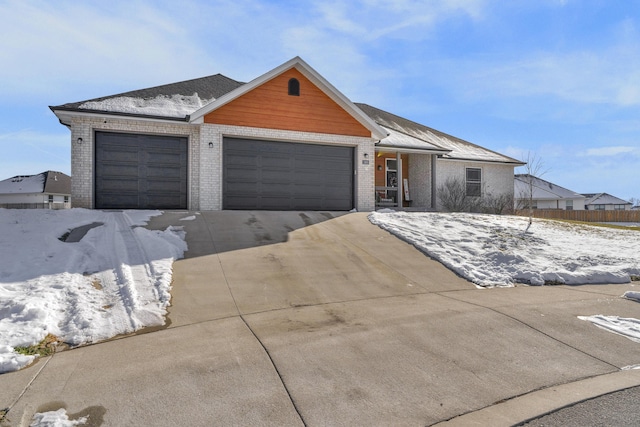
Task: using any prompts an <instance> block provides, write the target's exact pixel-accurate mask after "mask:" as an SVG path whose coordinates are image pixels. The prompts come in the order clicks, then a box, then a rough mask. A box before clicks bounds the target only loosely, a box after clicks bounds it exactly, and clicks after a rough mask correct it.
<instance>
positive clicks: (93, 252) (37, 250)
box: [0, 209, 187, 373]
mask: <svg viewBox="0 0 640 427" xmlns="http://www.w3.org/2000/svg"><path fill="white" fill-rule="evenodd" d="M159 214H161V212H159V211H124V212H102V211H97V210H86V209H70V210H59V211H55V210H8V209H0V373H2V372H9V371H13V370H17V369H20V368H22V367H24V366H26V365H28V364H29V363H31V362H32V361H33V360H34V358H35V357H36V356H33V355H24V354H19V353H17V352H16V351H15V348H16V347H29V346H33V345H35V344H38V343H40V342H41V341H42V340H43V339H44V338H45V337H46V336H47V335H48V334H51V335H53V336H55V337H56V338H57V339H59V340H60V341H61V342H64V343H66V344H68V345H71V346H77V345H81V344H87V343H91V342H96V341H100V340H105V339H108V338H111V337H113V336H116V335H119V334H125V333H131V332H134V331H136V330H139V329H141V328H143V327H146V326H157V325H162V324H164V315H165V314H166V308H167V306H168V305H169V303H170V299H171V294H170V292H169V291H170V288H171V273H172V272H171V266H172V263H173V261H174V260H175V259H177V258H181V257H182V256H183V253H184V251H185V250H186V249H187V247H186V243H185V241H184V232H183V231H182V230H181V228H179V227H169V228H168V229H167V230H165V231H150V230H147V229H145V228H143V227H139V226H141V225H144V224H146V221H148V219H149V218H150V217H152V216H155V215H159ZM93 223H101V224H102V225H99V226H97V227H95V228H92V229H91V230H89V231H88V233H87V234H86V235H85V236H84V238H82V239H81V240H80V241H79V242H77V243H69V242H64V241H61V240H60V239H59V238H60V237H61V236H63V235H64V234H65V233H68V232H69V231H70V230H72V229H74V228H77V227H80V226H83V225H88V224H93Z"/></svg>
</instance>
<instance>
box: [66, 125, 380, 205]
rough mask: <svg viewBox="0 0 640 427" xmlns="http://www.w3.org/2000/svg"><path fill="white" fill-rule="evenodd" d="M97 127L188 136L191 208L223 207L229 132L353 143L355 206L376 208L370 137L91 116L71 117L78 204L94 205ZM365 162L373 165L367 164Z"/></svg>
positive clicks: (73, 192)
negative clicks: (225, 147)
mask: <svg viewBox="0 0 640 427" xmlns="http://www.w3.org/2000/svg"><path fill="white" fill-rule="evenodd" d="M96 131H113V132H125V133H139V134H149V135H172V136H184V137H186V138H187V140H188V153H189V161H188V195H187V203H188V206H189V209H191V210H221V209H222V140H223V138H224V137H225V136H228V137H243V138H255V139H265V140H272V141H290V142H298V143H310V144H322V145H341V146H349V147H354V149H355V150H354V157H355V165H354V169H355V177H354V178H355V179H354V182H355V188H354V195H355V207H356V209H358V210H359V211H372V210H373V209H374V208H375V199H374V197H375V196H374V173H373V167H374V166H373V163H374V162H373V159H374V156H375V152H374V141H373V139H371V138H365V137H353V136H344V135H332V134H318V133H309V132H296V131H284V130H274V129H262V128H250V127H240V126H226V125H212V124H206V123H205V124H188V123H181V122H176V123H171V122H160V121H151V120H136V119H122V118H111V117H107V118H96V117H90V116H76V117H74V118H73V119H72V121H71V176H72V180H71V200H72V201H73V206H74V207H84V208H89V209H91V208H93V207H94V205H95V198H94V191H95V190H94V188H95V187H94V175H95V170H94V158H95V153H94V148H95V141H94V135H95V132H96ZM80 138H81V140H80ZM363 160H364V161H365V162H363ZM366 161H369V163H370V164H368V165H367V164H364V163H366Z"/></svg>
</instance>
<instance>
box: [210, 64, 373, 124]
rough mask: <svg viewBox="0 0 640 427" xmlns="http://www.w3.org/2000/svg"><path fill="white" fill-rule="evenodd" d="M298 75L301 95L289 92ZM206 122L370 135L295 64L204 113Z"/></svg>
mask: <svg viewBox="0 0 640 427" xmlns="http://www.w3.org/2000/svg"><path fill="white" fill-rule="evenodd" d="M290 79H297V80H298V82H299V83H300V95H299V96H295V95H289V91H288V88H289V81H290ZM204 122H205V123H213V124H224V125H234V126H247V127H258V128H267V129H278V130H291V131H301V132H315V133H328V134H334V135H349V136H362V137H371V136H372V133H371V130H369V129H367V128H366V127H365V126H363V125H362V124H361V123H360V122H359V121H358V120H356V119H355V118H354V117H353V116H352V115H351V114H350V113H349V112H347V111H346V110H344V109H343V108H342V107H341V106H340V105H338V104H337V103H336V102H335V101H334V100H333V99H331V98H330V97H329V96H328V95H327V94H326V93H325V92H323V91H322V90H321V89H320V88H318V87H317V86H316V85H315V84H314V83H313V82H311V81H310V80H309V79H308V78H307V77H305V76H304V75H303V74H302V73H301V72H300V71H298V70H297V69H296V68H295V67H294V68H291V69H289V70H286V71H284V72H282V73H281V74H279V75H277V76H275V77H274V78H273V79H271V80H268V81H266V82H264V83H263V84H261V85H260V86H257V87H255V88H254V89H252V90H250V91H249V92H247V93H245V94H243V95H241V96H239V97H238V98H236V99H234V100H233V101H231V102H229V103H228V104H225V105H223V106H221V107H219V108H217V109H215V110H213V111H211V112H210V113H208V114H206V115H205V116H204Z"/></svg>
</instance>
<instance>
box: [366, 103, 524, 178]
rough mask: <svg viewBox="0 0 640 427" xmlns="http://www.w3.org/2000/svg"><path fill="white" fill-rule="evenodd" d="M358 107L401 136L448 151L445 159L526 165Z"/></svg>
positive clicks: (398, 117) (384, 112)
mask: <svg viewBox="0 0 640 427" xmlns="http://www.w3.org/2000/svg"><path fill="white" fill-rule="evenodd" d="M356 105H357V106H358V107H359V108H360V109H361V110H362V111H364V112H365V113H366V114H367V115H368V116H369V117H371V118H372V119H373V120H375V121H376V123H378V124H379V125H381V126H383V127H384V128H387V129H393V130H395V131H397V132H400V133H401V134H404V135H408V136H410V137H412V138H416V139H418V140H419V141H423V142H424V143H426V144H429V145H430V146H432V147H435V148H436V149H440V150H444V151H448V153H446V154H443V155H442V158H443V159H452V160H469V161H483V162H495V163H509V164H515V165H522V164H524V163H523V162H521V161H519V160H516V159H513V158H511V157H508V156H505V155H502V154H500V153H496V152H495V151H492V150H489V149H487V148H484V147H481V146H479V145H476V144H472V143H471V142H468V141H465V140H463V139H460V138H457V137H455V136H451V135H448V134H446V133H444V132H440V131H439V130H435V129H433V128H430V127H427V126H424V125H421V124H420V123H416V122H413V121H411V120H408V119H405V118H403V117H400V116H396V115H395V114H391V113H388V112H386V111H383V110H380V109H378V108H375V107H372V106H370V105H367V104H360V103H356ZM380 144H381V145H384V144H385V140H382V141H381V142H380Z"/></svg>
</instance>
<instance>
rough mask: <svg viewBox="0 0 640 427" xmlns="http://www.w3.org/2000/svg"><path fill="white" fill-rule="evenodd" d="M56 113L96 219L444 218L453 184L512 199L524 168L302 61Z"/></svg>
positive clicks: (77, 199)
mask: <svg viewBox="0 0 640 427" xmlns="http://www.w3.org/2000/svg"><path fill="white" fill-rule="evenodd" d="M50 108H51V110H52V111H53V112H54V114H55V115H56V116H57V117H58V119H59V120H60V122H61V123H62V124H64V125H65V126H67V127H69V129H70V130H71V142H72V144H71V147H72V150H71V170H72V176H73V180H72V189H71V193H72V198H73V203H74V206H78V207H86V208H115V209H120V208H159V209H191V210H221V209H271V210H351V209H353V208H356V209H358V210H360V211H371V210H373V209H375V208H376V207H377V206H382V205H398V204H399V205H400V206H403V205H407V203H404V202H403V200H411V204H412V206H414V207H423V208H430V209H435V208H437V207H438V206H437V203H436V201H437V194H436V192H437V188H438V183H439V182H440V181H444V180H446V179H447V178H448V177H455V178H456V179H460V180H462V181H464V182H465V184H466V186H467V187H466V188H467V192H468V193H469V195H472V196H474V197H482V196H483V195H488V194H498V193H504V194H510V195H511V196H512V195H513V168H514V167H515V166H519V165H521V164H522V163H521V162H518V161H517V160H514V159H511V158H509V157H506V156H502V155H500V154H498V153H494V152H492V151H490V150H486V149H484V148H482V147H479V146H476V145H473V144H471V143H469V142H466V141H463V140H461V139H458V138H455V137H452V136H449V135H446V134H443V133H441V132H438V131H436V130H433V129H430V128H427V127H425V126H422V125H420V124H417V123H414V122H410V121H408V120H406V119H402V118H401V117H398V116H394V115H392V114H389V113H386V112H384V111H382V110H378V109H376V108H373V107H370V106H367V105H364V104H354V103H353V102H351V101H350V100H349V99H347V98H346V97H345V96H344V95H343V94H342V93H340V92H339V91H338V90H337V89H336V88H335V87H334V86H333V85H331V83H329V82H328V81H327V80H325V79H324V78H323V77H322V76H321V75H319V74H318V73H317V72H316V71H315V70H314V69H312V68H311V67H310V66H309V65H308V64H307V63H305V62H304V61H303V60H302V59H300V58H298V57H296V58H293V59H291V60H290V61H287V62H286V63H284V64H282V65H280V66H279V67H277V68H275V69H273V70H271V71H269V72H267V73H266V74H263V75H262V76H260V77H258V78H256V79H254V80H252V81H251V82H249V83H242V82H238V81H235V80H233V79H230V78H228V77H225V76H222V75H220V74H216V75H213V76H208V77H203V78H200V79H194V80H188V81H183V82H179V83H173V84H168V85H163V86H157V87H153V88H148V89H142V90H137V91H132V92H127V93H123V94H119V95H113V96H107V97H103V98H96V99H92V100H89V101H83V102H75V103H69V104H64V105H60V106H53V107H50ZM394 161H395V163H394ZM394 169H395V170H394ZM405 180H406V181H405ZM405 182H406V183H407V184H408V190H410V191H406V190H407V188H406V187H407V186H405V187H404V188H403V185H404V184H405ZM389 188H391V189H389ZM376 201H378V203H376Z"/></svg>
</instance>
